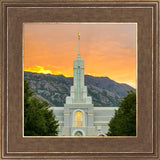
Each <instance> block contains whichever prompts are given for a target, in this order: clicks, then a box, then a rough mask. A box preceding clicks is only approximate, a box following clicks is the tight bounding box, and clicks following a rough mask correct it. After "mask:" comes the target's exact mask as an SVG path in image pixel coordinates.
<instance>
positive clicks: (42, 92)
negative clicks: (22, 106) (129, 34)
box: [24, 72, 135, 106]
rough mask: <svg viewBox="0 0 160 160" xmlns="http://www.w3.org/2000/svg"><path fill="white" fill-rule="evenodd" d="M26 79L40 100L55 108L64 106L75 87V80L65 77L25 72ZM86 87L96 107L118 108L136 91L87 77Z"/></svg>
mask: <svg viewBox="0 0 160 160" xmlns="http://www.w3.org/2000/svg"><path fill="white" fill-rule="evenodd" d="M24 78H25V79H27V80H28V81H29V82H30V85H31V88H32V89H33V90H34V91H35V92H36V94H37V96H38V97H39V98H40V99H42V100H45V99H46V100H47V101H48V102H49V103H50V105H53V106H63V105H64V103H65V98H66V96H69V95H70V86H71V85H73V78H72V77H69V78H68V77H64V76H63V75H50V74H40V73H32V72H24ZM85 85H86V86H87V87H88V95H89V96H92V100H93V104H94V106H117V104H118V102H119V100H120V99H121V98H122V97H123V96H125V95H127V91H128V90H134V91H135V89H134V88H132V87H130V86H129V85H126V84H119V83H117V82H115V81H113V80H111V79H109V78H108V77H93V76H89V75H85Z"/></svg>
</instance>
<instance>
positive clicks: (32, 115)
mask: <svg viewBox="0 0 160 160" xmlns="http://www.w3.org/2000/svg"><path fill="white" fill-rule="evenodd" d="M33 95H34V92H33V91H32V90H31V88H30V86H29V82H28V81H27V80H24V135H25V136H56V135H58V121H56V120H55V115H54V114H53V111H52V110H49V104H48V102H46V101H43V102H41V101H40V100H39V99H37V98H35V97H34V96H33Z"/></svg>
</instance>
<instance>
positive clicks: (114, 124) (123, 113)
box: [107, 91, 136, 136]
mask: <svg viewBox="0 0 160 160" xmlns="http://www.w3.org/2000/svg"><path fill="white" fill-rule="evenodd" d="M118 107H119V109H118V110H116V111H115V116H114V117H113V118H112V119H111V121H110V122H109V131H108V133H107V136H136V93H135V92H133V91H129V92H128V95H127V96H126V97H124V99H123V100H122V101H121V102H120V103H119V106H118Z"/></svg>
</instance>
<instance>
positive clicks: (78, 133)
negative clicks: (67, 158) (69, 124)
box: [74, 131, 83, 136]
mask: <svg viewBox="0 0 160 160" xmlns="http://www.w3.org/2000/svg"><path fill="white" fill-rule="evenodd" d="M74 136H83V133H82V132H81V131H77V132H76V133H75V134H74Z"/></svg>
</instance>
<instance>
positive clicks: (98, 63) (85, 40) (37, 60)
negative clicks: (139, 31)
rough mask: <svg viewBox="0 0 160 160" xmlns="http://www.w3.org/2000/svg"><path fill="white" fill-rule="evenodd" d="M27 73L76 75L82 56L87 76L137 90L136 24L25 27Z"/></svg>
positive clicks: (27, 24)
mask: <svg viewBox="0 0 160 160" xmlns="http://www.w3.org/2000/svg"><path fill="white" fill-rule="evenodd" d="M23 30H24V71H29V72H37V73H43V74H55V75H61V74H62V75H64V76H66V77H72V76H73V61H74V60H75V59H76V58H77V54H78V31H80V34H81V37H80V53H81V58H82V59H83V60H84V61H85V74H87V75H92V76H97V77H109V78H110V79H112V80H114V81H116V82H119V83H126V84H128V85H130V86H133V87H134V88H136V24H107V23H106V24H78V23H77V24H76V23H75V24H63V23H62V24H59V23H57V24H56V23H55V24H54V23H50V24H49V23H46V24H38V23H33V24H32V23H26V24H24V29H23Z"/></svg>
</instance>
